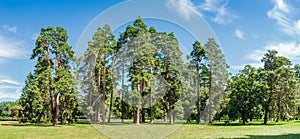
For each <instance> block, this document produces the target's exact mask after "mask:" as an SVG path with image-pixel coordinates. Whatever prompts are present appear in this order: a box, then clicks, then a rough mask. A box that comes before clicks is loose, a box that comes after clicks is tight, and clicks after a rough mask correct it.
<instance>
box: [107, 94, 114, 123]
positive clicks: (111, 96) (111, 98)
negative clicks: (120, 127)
mask: <svg viewBox="0 0 300 139" xmlns="http://www.w3.org/2000/svg"><path fill="white" fill-rule="evenodd" d="M113 97H114V93H113V91H112V92H111V94H110V104H109V114H108V122H109V123H110V119H111V113H112V105H113V104H112V102H113Z"/></svg>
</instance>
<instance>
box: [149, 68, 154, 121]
mask: <svg viewBox="0 0 300 139" xmlns="http://www.w3.org/2000/svg"><path fill="white" fill-rule="evenodd" d="M150 74H151V75H152V74H153V72H152V67H150ZM149 93H150V94H149V97H150V112H149V113H150V123H151V124H152V123H153V112H152V111H153V110H152V107H153V106H152V86H151V84H150V90H149Z"/></svg>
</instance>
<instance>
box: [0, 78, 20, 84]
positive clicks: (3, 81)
mask: <svg viewBox="0 0 300 139" xmlns="http://www.w3.org/2000/svg"><path fill="white" fill-rule="evenodd" d="M3 83H6V84H12V85H20V83H19V82H17V81H15V80H11V79H0V84H3Z"/></svg>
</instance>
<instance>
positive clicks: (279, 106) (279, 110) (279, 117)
mask: <svg viewBox="0 0 300 139" xmlns="http://www.w3.org/2000/svg"><path fill="white" fill-rule="evenodd" d="M280 100H281V94H280V96H279V97H278V102H277V107H278V110H277V117H276V122H279V121H280V119H281V102H280Z"/></svg>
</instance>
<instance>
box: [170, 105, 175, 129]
mask: <svg viewBox="0 0 300 139" xmlns="http://www.w3.org/2000/svg"><path fill="white" fill-rule="evenodd" d="M169 124H171V125H172V124H174V120H173V109H172V108H171V107H170V108H169Z"/></svg>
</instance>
